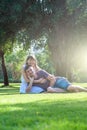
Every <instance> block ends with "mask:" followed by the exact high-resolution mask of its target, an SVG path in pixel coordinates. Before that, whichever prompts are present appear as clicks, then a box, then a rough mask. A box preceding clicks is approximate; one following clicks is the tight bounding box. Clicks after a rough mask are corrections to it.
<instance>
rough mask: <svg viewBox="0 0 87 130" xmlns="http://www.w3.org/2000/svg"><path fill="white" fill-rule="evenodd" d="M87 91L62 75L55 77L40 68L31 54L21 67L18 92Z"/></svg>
mask: <svg viewBox="0 0 87 130" xmlns="http://www.w3.org/2000/svg"><path fill="white" fill-rule="evenodd" d="M41 92H49V93H60V92H87V89H85V88H83V87H80V86H74V85H72V84H71V83H70V82H69V81H68V80H67V79H66V78H64V77H59V76H58V77H55V76H53V75H51V74H49V73H48V72H46V71H45V70H42V69H41V68H40V67H39V66H38V65H37V61H36V59H35V58H34V57H33V56H28V57H27V59H26V64H25V65H24V66H23V69H22V79H21V86H20V93H41Z"/></svg>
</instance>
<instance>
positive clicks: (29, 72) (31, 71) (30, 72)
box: [24, 65, 35, 77]
mask: <svg viewBox="0 0 87 130" xmlns="http://www.w3.org/2000/svg"><path fill="white" fill-rule="evenodd" d="M24 70H25V72H26V74H27V76H30V77H32V76H34V74H35V71H34V68H33V67H32V66H31V65H27V66H25V69H24Z"/></svg>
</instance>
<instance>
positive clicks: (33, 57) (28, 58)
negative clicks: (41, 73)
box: [26, 56, 37, 65]
mask: <svg viewBox="0 0 87 130" xmlns="http://www.w3.org/2000/svg"><path fill="white" fill-rule="evenodd" d="M30 59H31V60H34V61H35V62H36V64H37V60H36V58H35V56H28V57H27V58H26V65H27V64H28V63H27V61H28V60H30Z"/></svg>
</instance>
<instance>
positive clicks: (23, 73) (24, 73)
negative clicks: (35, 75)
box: [22, 68, 30, 82]
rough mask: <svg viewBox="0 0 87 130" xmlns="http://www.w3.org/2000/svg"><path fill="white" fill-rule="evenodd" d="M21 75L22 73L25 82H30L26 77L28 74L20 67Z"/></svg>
mask: <svg viewBox="0 0 87 130" xmlns="http://www.w3.org/2000/svg"><path fill="white" fill-rule="evenodd" d="M22 75H23V77H24V79H25V81H26V82H30V79H29V78H28V76H27V74H26V72H25V71H24V69H23V68H22Z"/></svg>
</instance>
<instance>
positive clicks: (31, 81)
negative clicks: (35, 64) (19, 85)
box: [26, 77, 34, 93]
mask: <svg viewBox="0 0 87 130" xmlns="http://www.w3.org/2000/svg"><path fill="white" fill-rule="evenodd" d="M33 81H34V77H32V78H31V79H30V83H29V86H28V87H27V88H26V93H29V92H30V90H31V88H32V84H33Z"/></svg>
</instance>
